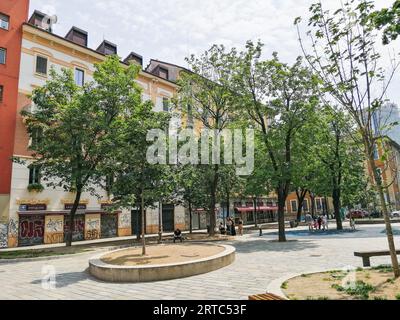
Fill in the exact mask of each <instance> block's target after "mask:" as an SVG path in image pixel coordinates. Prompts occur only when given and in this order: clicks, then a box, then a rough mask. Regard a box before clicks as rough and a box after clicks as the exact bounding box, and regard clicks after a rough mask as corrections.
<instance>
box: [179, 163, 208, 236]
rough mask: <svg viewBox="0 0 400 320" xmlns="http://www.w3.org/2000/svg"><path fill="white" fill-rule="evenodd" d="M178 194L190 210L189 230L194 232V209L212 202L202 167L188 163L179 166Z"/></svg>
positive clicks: (204, 206)
mask: <svg viewBox="0 0 400 320" xmlns="http://www.w3.org/2000/svg"><path fill="white" fill-rule="evenodd" d="M176 171H177V172H176V176H177V181H178V183H177V188H178V191H177V194H178V197H180V198H181V199H182V204H183V206H184V207H185V208H187V209H188V210H189V230H190V233H192V232H193V210H194V209H201V208H206V207H208V204H209V203H210V200H209V197H208V190H207V189H206V188H205V183H204V182H205V181H204V176H203V174H202V171H201V170H200V167H199V166H197V165H191V164H187V165H184V166H178V168H177V170H176Z"/></svg>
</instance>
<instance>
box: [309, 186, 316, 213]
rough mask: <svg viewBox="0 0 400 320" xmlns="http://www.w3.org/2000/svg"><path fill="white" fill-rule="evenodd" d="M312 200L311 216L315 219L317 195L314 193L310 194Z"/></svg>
mask: <svg viewBox="0 0 400 320" xmlns="http://www.w3.org/2000/svg"><path fill="white" fill-rule="evenodd" d="M309 194H310V200H311V215H312V217H315V194H314V193H313V192H309Z"/></svg>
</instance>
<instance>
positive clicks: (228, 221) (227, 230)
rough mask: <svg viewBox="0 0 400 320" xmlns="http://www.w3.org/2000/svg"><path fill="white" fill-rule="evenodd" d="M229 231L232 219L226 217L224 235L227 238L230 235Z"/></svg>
mask: <svg viewBox="0 0 400 320" xmlns="http://www.w3.org/2000/svg"><path fill="white" fill-rule="evenodd" d="M231 229H232V219H231V218H230V217H228V218H227V219H226V234H227V235H228V236H230V235H231Z"/></svg>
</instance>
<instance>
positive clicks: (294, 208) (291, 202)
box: [290, 200, 297, 212]
mask: <svg viewBox="0 0 400 320" xmlns="http://www.w3.org/2000/svg"><path fill="white" fill-rule="evenodd" d="M290 206H291V207H292V212H297V200H292V201H290Z"/></svg>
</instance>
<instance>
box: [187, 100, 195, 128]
mask: <svg viewBox="0 0 400 320" xmlns="http://www.w3.org/2000/svg"><path fill="white" fill-rule="evenodd" d="M187 112H188V113H187V114H188V128H190V129H193V124H194V120H193V109H192V106H191V105H190V104H189V105H188V107H187Z"/></svg>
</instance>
